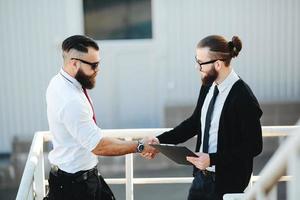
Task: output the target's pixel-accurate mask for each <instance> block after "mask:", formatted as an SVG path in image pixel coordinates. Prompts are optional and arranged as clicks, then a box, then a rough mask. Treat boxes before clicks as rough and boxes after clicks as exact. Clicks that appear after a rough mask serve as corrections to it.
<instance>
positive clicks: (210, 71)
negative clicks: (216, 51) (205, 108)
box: [196, 47, 219, 85]
mask: <svg viewBox="0 0 300 200" xmlns="http://www.w3.org/2000/svg"><path fill="white" fill-rule="evenodd" d="M217 61H218V60H214V59H211V58H210V56H209V48H207V47H205V48H197V50H196V62H197V63H196V68H197V69H198V70H199V72H200V73H201V80H202V84H203V85H208V84H212V83H213V82H214V81H215V80H216V79H217V78H218V76H219V73H218V72H217V71H216V69H215V64H214V63H215V62H217Z"/></svg>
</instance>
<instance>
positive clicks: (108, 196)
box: [45, 170, 115, 200]
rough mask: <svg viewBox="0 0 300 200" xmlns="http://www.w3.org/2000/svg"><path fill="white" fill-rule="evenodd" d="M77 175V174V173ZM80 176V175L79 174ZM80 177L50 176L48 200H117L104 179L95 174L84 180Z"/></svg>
mask: <svg viewBox="0 0 300 200" xmlns="http://www.w3.org/2000/svg"><path fill="white" fill-rule="evenodd" d="M76 174H77V173H76ZM79 175H80V174H79ZM78 177H79V176H78V175H76V176H74V177H73V176H67V175H64V174H54V173H52V172H50V175H49V193H48V195H47V197H46V198H45V199H46V200H83V199H84V200H115V197H114V195H113V193H112V191H111V190H110V188H109V187H108V185H107V184H106V182H105V181H104V179H103V177H102V176H101V175H99V174H98V171H97V170H95V173H92V174H89V176H88V177H86V178H85V179H84V180H82V179H80V178H78Z"/></svg>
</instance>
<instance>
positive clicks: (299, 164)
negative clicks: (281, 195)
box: [287, 148, 300, 200]
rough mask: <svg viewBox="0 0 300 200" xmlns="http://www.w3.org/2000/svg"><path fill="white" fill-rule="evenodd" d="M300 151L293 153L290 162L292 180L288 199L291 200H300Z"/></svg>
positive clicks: (288, 189)
mask: <svg viewBox="0 0 300 200" xmlns="http://www.w3.org/2000/svg"><path fill="white" fill-rule="evenodd" d="M299 169H300V150H299V148H298V149H295V151H294V152H291V156H290V159H289V160H288V170H287V171H288V174H289V175H291V176H292V180H291V181H289V182H288V187H287V197H288V199H289V200H297V199H299V195H300V191H299V185H300V170H299Z"/></svg>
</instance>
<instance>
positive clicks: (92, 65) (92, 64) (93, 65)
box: [71, 58, 99, 70]
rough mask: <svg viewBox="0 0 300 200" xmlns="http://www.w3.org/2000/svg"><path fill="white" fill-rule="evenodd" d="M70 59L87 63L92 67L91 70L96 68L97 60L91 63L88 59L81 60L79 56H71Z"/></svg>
mask: <svg viewBox="0 0 300 200" xmlns="http://www.w3.org/2000/svg"><path fill="white" fill-rule="evenodd" d="M71 60H79V61H80V62H82V63H84V64H88V65H90V66H91V67H92V69H93V70H96V69H97V67H98V66H99V62H94V63H91V62H88V61H85V60H82V59H79V58H71Z"/></svg>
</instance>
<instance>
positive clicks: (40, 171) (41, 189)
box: [33, 133, 46, 200]
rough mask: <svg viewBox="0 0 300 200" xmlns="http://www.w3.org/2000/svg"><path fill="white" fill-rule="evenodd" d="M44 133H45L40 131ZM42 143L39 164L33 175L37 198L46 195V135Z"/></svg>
mask: <svg viewBox="0 0 300 200" xmlns="http://www.w3.org/2000/svg"><path fill="white" fill-rule="evenodd" d="M38 134H43V133H38ZM41 138H42V140H43V141H42V145H41V148H40V150H39V151H40V152H39V154H38V161H37V166H36V168H35V171H34V175H33V187H34V191H35V197H36V199H37V200H42V199H43V198H44V197H45V193H46V191H45V181H44V180H45V170H44V145H43V144H44V137H43V136H42V137H41Z"/></svg>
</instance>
